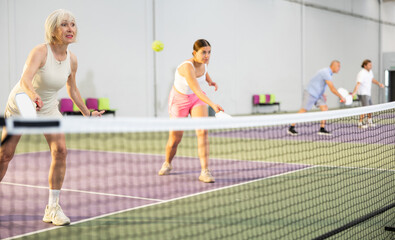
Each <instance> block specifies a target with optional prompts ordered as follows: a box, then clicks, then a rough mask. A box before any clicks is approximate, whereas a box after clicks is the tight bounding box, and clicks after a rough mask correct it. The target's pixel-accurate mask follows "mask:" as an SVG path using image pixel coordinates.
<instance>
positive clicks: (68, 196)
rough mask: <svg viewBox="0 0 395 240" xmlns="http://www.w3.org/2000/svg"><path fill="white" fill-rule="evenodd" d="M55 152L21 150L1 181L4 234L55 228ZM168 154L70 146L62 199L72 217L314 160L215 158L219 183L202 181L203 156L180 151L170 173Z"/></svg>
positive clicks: (119, 208) (0, 217) (232, 182)
mask: <svg viewBox="0 0 395 240" xmlns="http://www.w3.org/2000/svg"><path fill="white" fill-rule="evenodd" d="M50 161H51V157H50V153H49V152H38V153H26V154H19V155H16V156H15V157H14V159H13V160H12V161H11V163H10V165H9V168H8V171H7V174H6V176H5V178H4V179H3V182H2V183H1V184H0V239H3V238H8V237H12V236H18V235H21V234H26V233H29V232H33V231H39V230H44V229H48V228H52V227H53V225H52V224H48V223H44V222H42V217H43V214H44V208H45V205H46V203H47V201H48V200H47V199H48V180H47V179H48V177H47V176H48V170H49V166H50ZM163 161H164V156H161V155H149V154H134V153H114V152H99V151H83V150H69V151H68V157H67V173H66V177H65V180H64V184H63V190H62V193H61V197H60V199H61V201H60V204H61V206H62V208H63V211H64V212H65V213H66V215H68V217H70V219H71V221H72V222H76V221H81V220H84V219H89V218H94V217H97V216H100V215H103V214H110V213H113V212H117V211H122V210H126V209H130V208H135V207H141V206H144V205H148V204H154V203H160V202H166V201H169V200H172V199H175V198H179V197H187V196H190V195H193V194H199V193H202V192H205V191H212V190H216V189H220V188H223V187H228V186H232V185H235V184H240V183H245V182H248V181H252V180H256V179H263V178H267V177H270V176H276V175H279V174H284V173H288V172H291V171H295V170H299V169H304V168H307V167H309V166H308V165H301V164H300V165H299V164H284V163H265V162H251V161H239V160H218V159H211V160H210V168H211V169H212V173H213V175H214V176H215V178H216V182H215V183H211V184H207V183H202V182H199V181H198V176H199V174H200V163H199V160H198V159H197V158H189V157H176V158H175V159H174V161H173V171H172V174H171V175H168V176H158V174H157V172H158V170H159V169H160V167H161V165H162V163H163Z"/></svg>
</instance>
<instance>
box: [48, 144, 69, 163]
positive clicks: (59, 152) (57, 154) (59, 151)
mask: <svg viewBox="0 0 395 240" xmlns="http://www.w3.org/2000/svg"><path fill="white" fill-rule="evenodd" d="M51 152H52V156H53V157H54V159H56V160H64V161H66V156H67V149H66V146H61V147H56V148H54V149H52V150H51Z"/></svg>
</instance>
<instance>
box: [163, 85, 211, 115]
mask: <svg viewBox="0 0 395 240" xmlns="http://www.w3.org/2000/svg"><path fill="white" fill-rule="evenodd" d="M200 105H206V106H207V104H206V103H205V102H203V101H202V100H200V98H198V97H197V96H196V94H194V93H193V94H182V93H179V92H178V91H177V90H175V89H174V87H173V88H172V89H171V91H170V95H169V114H170V117H177V118H181V117H188V115H189V113H190V112H191V110H192V108H194V107H196V106H200Z"/></svg>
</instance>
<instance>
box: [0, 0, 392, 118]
mask: <svg viewBox="0 0 395 240" xmlns="http://www.w3.org/2000/svg"><path fill="white" fill-rule="evenodd" d="M154 2H155V6H156V8H155V12H156V14H155V27H156V32H155V35H156V39H159V40H162V41H163V42H164V43H165V49H164V51H162V52H160V53H155V54H156V73H157V79H156V82H157V107H158V108H157V112H158V115H159V116H161V117H167V97H168V94H169V91H170V88H171V86H172V82H173V76H174V71H175V68H176V66H177V65H178V64H180V63H181V62H182V61H183V60H185V59H187V58H190V57H191V52H192V45H193V42H194V41H195V40H196V39H198V38H206V39H207V40H208V41H209V42H210V43H211V45H212V58H211V61H210V65H209V73H210V75H211V77H212V78H213V80H214V81H216V82H217V83H218V85H219V90H218V92H214V91H213V90H212V89H210V88H207V87H204V90H205V91H206V92H207V94H208V96H209V97H211V98H212V99H213V100H214V101H215V102H218V103H219V104H221V105H222V106H223V107H224V108H225V110H226V111H227V112H229V113H231V114H249V113H251V110H252V106H251V96H252V94H255V93H273V94H276V97H277V100H278V101H280V102H281V108H282V110H286V111H296V110H297V109H298V108H299V107H300V103H301V94H302V89H303V86H304V85H305V84H307V82H308V81H309V79H310V78H311V77H312V76H313V75H314V74H315V72H316V71H317V70H319V69H320V68H323V67H326V66H328V65H329V63H330V61H331V60H333V59H338V60H340V61H341V63H342V69H341V71H340V72H339V74H336V75H335V76H334V84H335V86H336V87H340V86H341V87H345V88H347V89H349V90H350V91H351V90H352V88H353V87H354V84H355V76H356V74H357V72H358V71H359V70H360V64H361V62H362V60H364V59H365V58H369V59H371V60H372V61H373V66H374V67H373V71H374V74H375V75H376V76H379V75H380V74H379V72H378V67H379V66H378V64H379V57H380V54H379V44H380V42H379V23H378V21H376V20H378V18H379V4H378V1H372V0H334V1H326V0H304V1H293V0H264V1H263V0H214V1H213V0H201V1H198V2H197V1H194V0H114V1H108V0H84V1H79V0H69V1H60V0H0V32H2V33H5V34H0V51H1V54H0V71H1V80H0V81H1V85H0V86H1V87H0V109H4V108H5V104H6V99H7V96H8V93H9V91H10V90H11V88H12V87H13V85H14V84H15V83H16V82H17V81H18V77H19V76H20V74H21V71H22V68H23V65H24V61H25V60H26V57H27V55H28V54H29V51H30V50H31V49H32V48H33V47H34V46H35V45H37V44H39V43H42V42H43V40H44V28H43V25H44V21H45V18H46V17H47V16H48V15H49V13H51V12H52V11H53V10H55V9H58V8H65V9H68V10H70V11H72V12H73V13H74V14H75V16H76V18H77V24H78V27H79V38H78V42H77V43H75V44H72V45H71V46H70V50H71V51H73V52H74V53H75V54H76V55H77V57H78V61H79V69H78V73H77V83H78V87H79V89H80V91H81V93H82V95H83V97H102V96H103V97H109V98H110V101H111V105H112V107H114V108H117V109H118V113H119V114H118V116H138V117H140V116H153V115H154V68H153V61H154V53H153V51H152V50H151V49H150V45H151V42H152V40H153V22H152V21H153V15H152V7H153V3H154ZM303 2H304V3H305V4H306V6H304V5H303V4H302V3H303ZM382 18H383V20H384V21H387V22H392V23H395V3H394V2H386V3H383V5H382ZM393 39H395V26H394V25H390V24H382V42H381V43H382V51H383V52H388V51H395V42H394V40H393ZM379 80H380V79H379ZM327 94H328V97H329V102H328V105H329V107H330V108H334V107H338V106H339V104H338V100H337V99H336V97H334V96H333V94H331V93H329V91H328V93H327ZM65 96H67V93H66V92H65V90H62V91H61V92H60V93H59V97H65ZM377 96H378V89H376V90H374V91H373V101H374V102H378V99H377ZM1 111H3V110H0V112H1Z"/></svg>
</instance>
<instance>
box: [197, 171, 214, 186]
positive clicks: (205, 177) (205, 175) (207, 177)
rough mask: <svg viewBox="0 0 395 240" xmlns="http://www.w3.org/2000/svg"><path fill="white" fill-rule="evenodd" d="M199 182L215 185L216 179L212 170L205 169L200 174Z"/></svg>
mask: <svg viewBox="0 0 395 240" xmlns="http://www.w3.org/2000/svg"><path fill="white" fill-rule="evenodd" d="M199 180H200V181H202V182H205V183H213V182H215V178H214V177H213V175H211V172H210V170H208V169H207V168H206V169H203V170H202V172H201V173H200V176H199Z"/></svg>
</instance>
